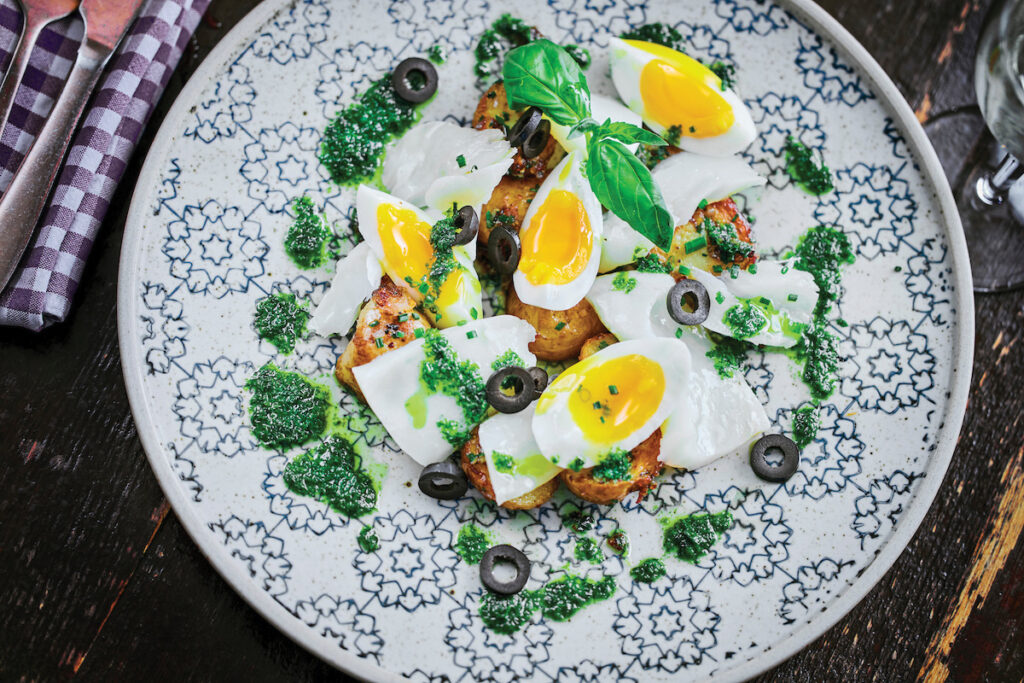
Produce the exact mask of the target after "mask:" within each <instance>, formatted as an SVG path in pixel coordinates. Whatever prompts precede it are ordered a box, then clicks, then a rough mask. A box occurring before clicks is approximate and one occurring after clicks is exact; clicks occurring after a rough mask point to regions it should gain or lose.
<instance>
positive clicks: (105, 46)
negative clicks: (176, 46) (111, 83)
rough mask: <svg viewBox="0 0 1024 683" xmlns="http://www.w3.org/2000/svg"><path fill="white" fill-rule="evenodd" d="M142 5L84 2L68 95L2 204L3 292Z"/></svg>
mask: <svg viewBox="0 0 1024 683" xmlns="http://www.w3.org/2000/svg"><path fill="white" fill-rule="evenodd" d="M142 3H143V0H120V1H116V0H82V4H81V6H80V7H79V12H80V13H81V14H82V19H83V20H84V21H85V36H84V37H83V39H82V45H81V47H79V49H78V57H77V58H76V59H75V65H74V66H73V67H72V68H71V73H70V74H69V75H68V79H67V82H65V84H64V90H63V91H61V94H60V97H59V98H58V99H57V103H56V104H54V106H53V110H52V111H51V112H50V116H49V117H48V118H47V120H46V123H45V124H44V125H43V129H42V130H41V131H40V132H39V137H38V138H36V140H35V142H34V143H33V145H32V147H31V149H30V150H29V152H28V154H27V155H25V158H24V159H23V160H22V162H21V165H20V166H19V167H18V170H17V172H16V173H15V175H14V179H13V180H12V181H11V185H10V187H8V188H7V192H5V193H4V196H3V198H2V199H0V291H2V290H3V288H4V287H6V286H7V283H8V282H9V281H10V279H11V276H12V275H13V274H14V270H15V269H16V268H17V266H18V262H19V261H20V260H21V255H22V253H23V252H24V251H25V247H27V246H28V243H29V241H30V240H31V239H32V233H33V232H35V228H36V223H38V222H39V216H40V215H41V214H42V213H43V209H44V208H45V207H46V200H47V198H48V197H49V196H50V190H51V189H52V188H53V183H54V181H56V179H57V174H58V172H59V171H60V164H61V161H62V160H63V159H64V154H65V152H67V149H68V145H69V144H70V143H71V138H72V136H73V135H74V132H75V128H76V127H77V125H78V120H79V119H80V118H81V116H82V111H83V110H84V109H85V105H86V103H87V102H88V101H89V95H90V94H91V93H92V91H93V89H94V88H95V87H96V83H97V82H98V81H99V78H100V74H101V73H102V72H103V67H104V66H105V65H106V63H107V61H108V60H109V59H110V56H111V55H112V54H113V52H114V49H115V48H116V47H117V44H118V43H119V42H120V41H121V38H123V37H124V34H125V33H127V31H128V27H130V26H131V25H132V21H134V19H135V17H136V15H137V14H138V12H139V8H140V7H141V6H142Z"/></svg>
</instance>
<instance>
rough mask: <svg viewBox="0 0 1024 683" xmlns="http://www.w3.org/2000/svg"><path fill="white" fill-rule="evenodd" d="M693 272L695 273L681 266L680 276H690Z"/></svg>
mask: <svg viewBox="0 0 1024 683" xmlns="http://www.w3.org/2000/svg"><path fill="white" fill-rule="evenodd" d="M691 272H693V271H691V270H690V269H689V268H688V267H687V266H683V265H681V266H679V274H680V275H689V274H690V273H691Z"/></svg>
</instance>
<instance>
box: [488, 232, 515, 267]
mask: <svg viewBox="0 0 1024 683" xmlns="http://www.w3.org/2000/svg"><path fill="white" fill-rule="evenodd" d="M487 260H489V261H490V262H491V268H493V269H494V272H496V273H497V274H498V275H502V276H505V275H511V274H512V273H514V272H516V267H517V266H518V265H519V235H518V234H516V233H515V232H513V231H512V230H509V229H508V228H506V227H505V226H504V225H498V226H495V227H494V228H493V229H492V230H491V234H490V237H488V238H487Z"/></svg>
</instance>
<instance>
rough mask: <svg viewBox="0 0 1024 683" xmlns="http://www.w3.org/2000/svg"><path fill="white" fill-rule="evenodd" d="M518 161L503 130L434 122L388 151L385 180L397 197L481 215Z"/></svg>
mask: <svg viewBox="0 0 1024 683" xmlns="http://www.w3.org/2000/svg"><path fill="white" fill-rule="evenodd" d="M459 156H462V158H463V161H464V162H465V164H464V165H463V166H459V163H458V157H459ZM514 156H515V150H513V149H512V147H511V146H510V145H509V144H508V140H506V139H505V136H504V135H503V134H502V132H501V131H500V130H497V129H493V128H491V129H487V130H476V129H474V128H467V127H464V126H459V125H456V124H454V123H451V122H450V121H429V122H426V123H421V124H419V125H417V126H414V127H413V128H411V129H410V130H409V131H408V132H407V133H406V134H405V135H403V136H402V137H401V138H399V139H398V140H396V141H395V142H393V143H392V144H391V145H390V146H389V147H388V150H387V153H386V156H385V157H384V167H383V171H382V173H381V181H382V182H383V183H384V187H386V188H387V189H388V191H389V192H390V193H391V194H393V195H395V196H396V197H401V198H402V199H404V200H406V201H408V202H410V203H412V204H415V205H416V206H420V207H427V208H430V209H432V210H433V211H438V212H444V211H446V210H448V209H449V208H450V207H451V206H452V204H457V205H458V206H460V207H461V206H472V207H473V208H474V209H476V210H477V211H479V210H480V207H481V206H482V205H483V204H484V203H485V202H486V201H487V200H488V199H490V197H491V193H492V192H493V191H494V188H495V187H496V186H497V185H498V182H499V181H500V180H501V177H502V176H503V175H505V172H506V171H508V169H509V167H510V166H511V165H512V158H513V157H514Z"/></svg>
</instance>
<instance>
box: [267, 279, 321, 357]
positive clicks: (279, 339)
mask: <svg viewBox="0 0 1024 683" xmlns="http://www.w3.org/2000/svg"><path fill="white" fill-rule="evenodd" d="M308 320H309V311H307V310H306V308H305V307H304V306H301V305H299V304H298V303H296V301H295V295H294V294H289V293H286V292H278V293H277V294H272V295H271V296H268V297H264V298H262V299H260V300H259V301H257V302H256V318H255V321H254V324H255V326H256V331H257V332H258V333H259V335H260V337H262V338H263V339H266V340H267V341H268V342H270V343H271V344H273V345H274V346H275V347H277V350H278V351H280V352H281V353H284V354H289V353H291V352H292V351H293V350H294V349H295V341H296V340H297V339H300V338H302V337H304V336H305V335H306V322H307V321H308Z"/></svg>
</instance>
